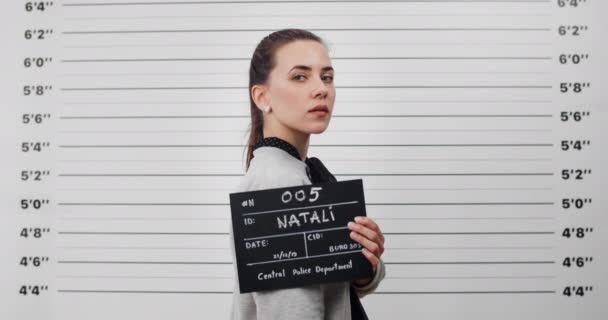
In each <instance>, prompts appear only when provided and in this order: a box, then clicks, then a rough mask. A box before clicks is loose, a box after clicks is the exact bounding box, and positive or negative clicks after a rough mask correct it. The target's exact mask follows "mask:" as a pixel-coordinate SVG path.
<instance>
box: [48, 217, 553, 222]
mask: <svg viewBox="0 0 608 320" xmlns="http://www.w3.org/2000/svg"><path fill="white" fill-rule="evenodd" d="M58 219H59V220H140V221H156V220H161V221H175V220H178V221H179V220H181V221H185V220H189V221H210V220H211V221H228V220H229V219H228V218H155V217H151V218H144V217H103V218H102V217H60V218H58ZM374 219H375V220H555V219H556V218H554V217H493V218H492V217H475V218H378V217H376V218H374Z"/></svg>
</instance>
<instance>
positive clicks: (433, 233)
mask: <svg viewBox="0 0 608 320" xmlns="http://www.w3.org/2000/svg"><path fill="white" fill-rule="evenodd" d="M383 234H384V235H389V236H401V235H405V236H408V235H494V234H496V235H499V234H555V232H553V231H502V232H501V231H498V232H383Z"/></svg>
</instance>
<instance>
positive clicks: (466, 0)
mask: <svg viewBox="0 0 608 320" xmlns="http://www.w3.org/2000/svg"><path fill="white" fill-rule="evenodd" d="M319 2H320V3H344V2H353V3H355V2H356V3H408V2H412V3H416V2H425V3H433V2H435V3H454V2H464V3H484V2H485V3H522V4H527V3H546V2H549V1H548V0H327V1H325V0H278V1H268V0H266V1H263V0H258V1H235V0H226V1H176V2H168V1H159V2H150V1H142V2H97V3H63V4H62V6H64V7H76V6H130V5H193V4H196V5H203V4H256V3H267V4H277V3H319Z"/></svg>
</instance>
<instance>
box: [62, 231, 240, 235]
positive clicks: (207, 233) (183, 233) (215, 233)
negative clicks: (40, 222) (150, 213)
mask: <svg viewBox="0 0 608 320" xmlns="http://www.w3.org/2000/svg"><path fill="white" fill-rule="evenodd" d="M57 233H58V234H70V235H71V234H96V235H169V236H173V235H186V236H200V235H228V234H229V233H228V232H119V231H116V232H109V231H108V232H103V231H60V232H57Z"/></svg>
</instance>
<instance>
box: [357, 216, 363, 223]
mask: <svg viewBox="0 0 608 320" xmlns="http://www.w3.org/2000/svg"><path fill="white" fill-rule="evenodd" d="M362 219H363V218H361V217H355V221H357V222H360V221H361V220H362Z"/></svg>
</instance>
